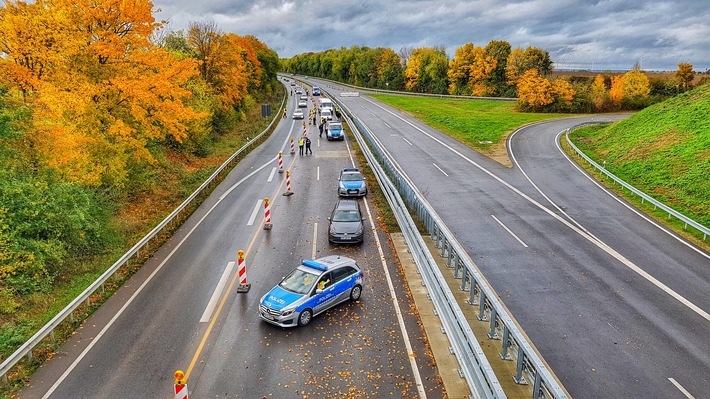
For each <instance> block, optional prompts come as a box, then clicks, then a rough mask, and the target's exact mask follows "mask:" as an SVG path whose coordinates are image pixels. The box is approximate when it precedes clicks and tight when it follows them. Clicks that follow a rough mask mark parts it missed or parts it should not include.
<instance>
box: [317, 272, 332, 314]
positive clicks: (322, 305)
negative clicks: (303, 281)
mask: <svg viewBox="0 0 710 399" xmlns="http://www.w3.org/2000/svg"><path fill="white" fill-rule="evenodd" d="M324 278H325V280H326V281H330V282H329V283H328V285H327V286H326V287H325V289H324V290H323V292H321V293H316V294H315V296H314V297H313V300H314V302H315V305H314V307H313V313H315V314H318V313H320V312H323V311H324V310H326V309H328V308H329V307H330V306H331V305H332V304H333V301H334V300H335V299H336V296H335V284H334V283H333V276H332V275H331V274H330V272H328V273H325V274H323V275H322V276H321V278H320V279H318V281H319V282H320V281H321V280H323V279H324ZM317 288H318V286H317V285H316V289H317Z"/></svg>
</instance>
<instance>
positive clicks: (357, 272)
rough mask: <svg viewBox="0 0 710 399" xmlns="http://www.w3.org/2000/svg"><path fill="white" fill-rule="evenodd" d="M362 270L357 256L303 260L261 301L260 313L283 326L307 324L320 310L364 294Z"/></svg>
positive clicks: (270, 321) (334, 256) (331, 256)
mask: <svg viewBox="0 0 710 399" xmlns="http://www.w3.org/2000/svg"><path fill="white" fill-rule="evenodd" d="M362 284H363V272H362V270H361V269H360V267H358V265H357V263H356V262H355V260H354V259H351V258H348V257H345V256H340V255H330V256H326V257H323V258H319V259H315V260H304V261H303V262H302V263H301V265H300V266H298V267H297V268H296V269H294V270H293V271H292V272H291V273H289V275H288V276H286V277H284V279H283V280H281V282H280V283H279V284H278V285H277V286H276V287H274V288H272V289H271V291H269V292H267V293H266V295H264V296H263V297H262V298H261V300H260V301H259V317H261V319H262V320H265V321H267V322H269V323H271V324H276V325H277V326H281V327H294V326H296V325H299V326H305V325H306V324H308V323H310V322H311V319H312V318H313V317H314V316H317V315H318V314H320V313H322V312H325V311H326V310H328V309H330V308H332V307H333V306H335V305H338V304H340V303H342V302H345V301H347V300H348V299H351V300H353V301H357V300H359V299H360V296H361V295H362Z"/></svg>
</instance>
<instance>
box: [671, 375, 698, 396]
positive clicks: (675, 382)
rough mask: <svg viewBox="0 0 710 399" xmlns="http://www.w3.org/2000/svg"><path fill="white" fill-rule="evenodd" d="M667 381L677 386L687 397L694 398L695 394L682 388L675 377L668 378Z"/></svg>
mask: <svg viewBox="0 0 710 399" xmlns="http://www.w3.org/2000/svg"><path fill="white" fill-rule="evenodd" d="M668 381H670V382H671V383H672V384H673V385H675V387H676V388H678V390H679V391H681V392H682V393H683V395H685V397H686V398H688V399H695V396H693V395H691V394H690V392H688V391H687V390H686V389H685V388H683V386H682V385H680V384H679V383H678V381H676V380H675V378H669V379H668Z"/></svg>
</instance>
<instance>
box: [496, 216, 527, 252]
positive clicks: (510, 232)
mask: <svg viewBox="0 0 710 399" xmlns="http://www.w3.org/2000/svg"><path fill="white" fill-rule="evenodd" d="M491 217H492V218H493V219H495V221H496V222H498V224H499V225H500V226H501V227H503V228H504V229H505V231H507V232H508V234H510V235H511V236H513V238H515V239H516V240H518V242H519V243H520V245H522V246H524V247H525V248H527V247H528V246H527V244H525V243H524V242H523V240H521V239H520V238H518V236H516V235H515V233H513V232H512V231H510V229H509V228H508V227H507V226H506V225H504V224H503V222H501V221H500V220H498V218H497V217H495V215H491Z"/></svg>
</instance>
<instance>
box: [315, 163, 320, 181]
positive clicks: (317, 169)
mask: <svg viewBox="0 0 710 399" xmlns="http://www.w3.org/2000/svg"><path fill="white" fill-rule="evenodd" d="M318 180H320V166H316V181H318Z"/></svg>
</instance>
